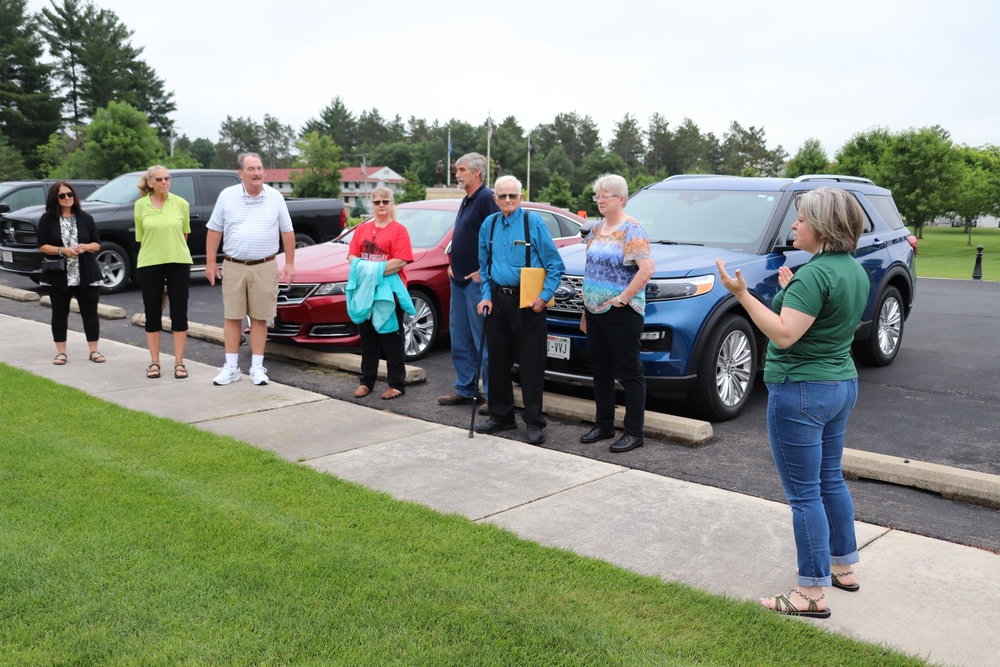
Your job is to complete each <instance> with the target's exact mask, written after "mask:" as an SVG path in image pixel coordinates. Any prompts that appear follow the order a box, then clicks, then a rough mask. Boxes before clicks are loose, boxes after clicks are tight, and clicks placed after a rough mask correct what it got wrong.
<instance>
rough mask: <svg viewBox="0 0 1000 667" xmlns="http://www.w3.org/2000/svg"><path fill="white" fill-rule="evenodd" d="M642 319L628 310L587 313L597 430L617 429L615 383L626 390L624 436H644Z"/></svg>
mask: <svg viewBox="0 0 1000 667" xmlns="http://www.w3.org/2000/svg"><path fill="white" fill-rule="evenodd" d="M642 329H643V318H642V315H640V314H639V313H637V312H635V311H634V310H632V308H631V307H629V306H623V307H621V308H614V307H612V308H611V309H610V310H608V311H607V312H605V313H601V314H599V315H598V314H594V313H590V312H588V313H587V347H588V348H589V349H590V369H591V371H593V373H594V401H595V402H596V403H597V423H596V426H597V428H599V429H601V430H605V431H610V430H612V429H613V428H614V427H615V380H618V382H620V383H621V385H622V388H623V389H624V390H625V432H626V433H628V434H630V435H635V436H640V437H641V436H642V434H643V429H644V419H645V416H646V378H645V376H644V375H643V372H642V362H641V361H639V347H640V342H639V336H640V334H642Z"/></svg>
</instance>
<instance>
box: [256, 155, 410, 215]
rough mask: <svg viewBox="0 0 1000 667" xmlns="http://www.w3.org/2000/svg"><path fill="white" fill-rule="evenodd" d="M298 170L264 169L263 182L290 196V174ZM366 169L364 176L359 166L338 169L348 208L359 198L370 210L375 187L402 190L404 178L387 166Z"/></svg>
mask: <svg viewBox="0 0 1000 667" xmlns="http://www.w3.org/2000/svg"><path fill="white" fill-rule="evenodd" d="M300 171H302V170H301V169H265V170H264V182H265V183H266V184H268V185H270V186H271V187H272V188H274V189H275V190H277V191H278V192H280V193H281V194H282V195H283V196H285V197H291V196H292V190H293V188H294V183H293V182H292V174H293V173H297V172H300ZM367 171H368V175H367V178H365V177H364V176H363V175H362V174H361V167H347V168H345V169H341V170H340V198H341V199H343V200H344V203H345V204H347V206H348V207H349V208H350V207H353V206H354V204H355V203H356V202H357V201H358V200H359V199H361V200H363V201H364V202H365V208H366V209H367V210H368V211H371V210H372V206H371V194H372V190H374V189H375V188H377V187H387V188H389V190H391V191H392V193H393V195H395V196H396V197H398V196H399V194H400V193H401V192H402V191H403V184H405V183H406V179H405V178H403V177H402V176H400V175H399V174H397V173H396V172H394V171H393V170H392V169H390V168H389V167H375V166H372V167H368V169H367Z"/></svg>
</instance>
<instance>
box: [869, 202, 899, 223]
mask: <svg viewBox="0 0 1000 667" xmlns="http://www.w3.org/2000/svg"><path fill="white" fill-rule="evenodd" d="M868 201H870V202H871V203H872V206H874V207H875V210H876V211H878V214H879V215H881V216H882V219H883V220H885V224H887V225H889V227H891V228H892V229H900V228H902V227H903V226H904V223H903V219H902V218H901V217H899V211H898V210H896V202H894V201H893V200H892V197H887V196H885V195H868Z"/></svg>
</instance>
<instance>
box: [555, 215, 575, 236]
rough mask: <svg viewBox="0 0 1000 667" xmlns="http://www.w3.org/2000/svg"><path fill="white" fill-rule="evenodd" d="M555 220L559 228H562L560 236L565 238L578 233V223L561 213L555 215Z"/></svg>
mask: <svg viewBox="0 0 1000 667" xmlns="http://www.w3.org/2000/svg"><path fill="white" fill-rule="evenodd" d="M556 220H558V221H559V228H560V229H561V230H562V234H560V236H562V237H564V238H565V237H571V236H579V235H580V225H578V224H576V223H575V222H573V221H572V220H570V219H568V218H564V217H563V216H561V215H556Z"/></svg>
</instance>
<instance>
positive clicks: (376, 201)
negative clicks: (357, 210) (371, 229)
mask: <svg viewBox="0 0 1000 667" xmlns="http://www.w3.org/2000/svg"><path fill="white" fill-rule="evenodd" d="M372 203H373V204H375V206H388V205H389V204H391V203H392V201H390V200H388V199H373V200H372Z"/></svg>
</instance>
